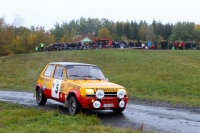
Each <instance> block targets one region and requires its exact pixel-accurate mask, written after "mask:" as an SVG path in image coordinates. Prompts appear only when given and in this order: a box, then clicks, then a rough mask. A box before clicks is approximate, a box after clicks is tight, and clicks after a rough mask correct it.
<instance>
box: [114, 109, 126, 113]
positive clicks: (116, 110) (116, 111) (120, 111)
mask: <svg viewBox="0 0 200 133" xmlns="http://www.w3.org/2000/svg"><path fill="white" fill-rule="evenodd" d="M124 109H125V108H118V109H113V111H114V112H115V113H122V112H123V111H124Z"/></svg>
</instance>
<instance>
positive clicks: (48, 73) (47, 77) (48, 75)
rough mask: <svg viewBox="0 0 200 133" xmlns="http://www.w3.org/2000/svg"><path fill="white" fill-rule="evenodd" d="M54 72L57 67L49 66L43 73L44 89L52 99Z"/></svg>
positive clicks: (46, 94)
mask: <svg viewBox="0 0 200 133" xmlns="http://www.w3.org/2000/svg"><path fill="white" fill-rule="evenodd" d="M54 70H55V65H52V64H50V65H48V66H47V68H46V70H45V71H44V73H43V77H42V87H43V91H44V94H45V96H46V97H51V88H52V82H53V81H54V79H53V74H54Z"/></svg>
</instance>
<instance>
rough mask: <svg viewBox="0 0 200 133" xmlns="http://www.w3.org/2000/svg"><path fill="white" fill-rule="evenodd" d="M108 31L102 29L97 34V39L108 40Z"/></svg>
mask: <svg viewBox="0 0 200 133" xmlns="http://www.w3.org/2000/svg"><path fill="white" fill-rule="evenodd" d="M110 37H111V36H110V31H109V30H108V29H107V28H102V29H100V30H99V32H98V38H110Z"/></svg>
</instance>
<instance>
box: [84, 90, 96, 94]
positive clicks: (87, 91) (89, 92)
mask: <svg viewBox="0 0 200 133" xmlns="http://www.w3.org/2000/svg"><path fill="white" fill-rule="evenodd" d="M86 94H94V89H86Z"/></svg>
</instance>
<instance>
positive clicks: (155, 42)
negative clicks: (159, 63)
mask: <svg viewBox="0 0 200 133" xmlns="http://www.w3.org/2000/svg"><path fill="white" fill-rule="evenodd" d="M154 46H155V49H157V46H158V43H157V41H156V40H155V41H154Z"/></svg>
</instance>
